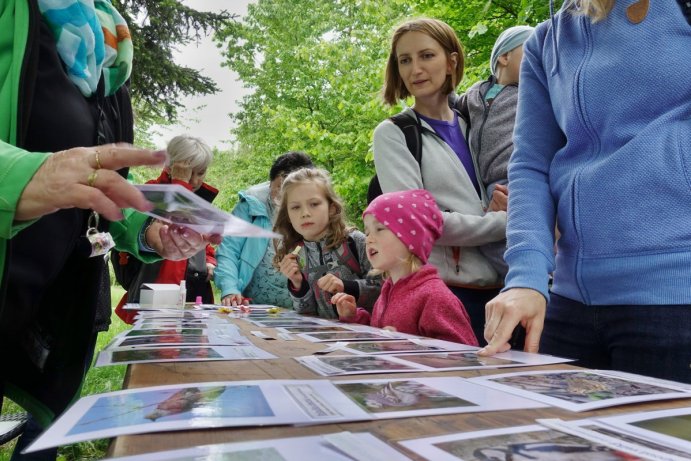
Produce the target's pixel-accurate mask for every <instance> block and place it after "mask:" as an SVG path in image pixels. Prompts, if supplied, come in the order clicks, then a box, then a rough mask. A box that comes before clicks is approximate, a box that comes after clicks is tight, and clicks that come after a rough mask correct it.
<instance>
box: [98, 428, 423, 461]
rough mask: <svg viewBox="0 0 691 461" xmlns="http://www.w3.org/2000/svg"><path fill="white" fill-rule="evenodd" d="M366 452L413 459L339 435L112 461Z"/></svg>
mask: <svg viewBox="0 0 691 461" xmlns="http://www.w3.org/2000/svg"><path fill="white" fill-rule="evenodd" d="M353 452H354V453H353ZM363 453H364V454H367V455H368V459H372V460H386V461H409V460H410V458H408V457H407V456H405V455H403V454H402V453H400V452H398V451H397V450H395V449H394V448H393V447H391V446H389V445H387V444H386V443H385V442H383V441H381V440H379V439H378V438H377V437H375V436H373V435H372V434H369V433H366V432H356V433H352V432H337V433H335V434H328V435H315V436H307V437H291V438H285V439H272V440H260V441H253V442H236V443H226V444H222V445H206V446H200V447H194V448H186V449H181V450H171V451H163V452H158V453H147V454H145V455H138V456H127V457H123V458H111V459H112V460H113V461H201V460H211V461H324V460H329V461H353V460H354V459H362V458H361V457H360V458H357V457H356V456H357V455H361V454H363Z"/></svg>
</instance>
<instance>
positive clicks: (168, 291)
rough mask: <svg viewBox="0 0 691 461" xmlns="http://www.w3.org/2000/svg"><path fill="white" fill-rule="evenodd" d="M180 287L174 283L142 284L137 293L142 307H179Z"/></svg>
mask: <svg viewBox="0 0 691 461" xmlns="http://www.w3.org/2000/svg"><path fill="white" fill-rule="evenodd" d="M179 297H180V287H179V286H177V285H175V284H174V283H144V284H142V289H141V291H140V292H139V304H141V305H142V306H161V307H179V306H178V299H179Z"/></svg>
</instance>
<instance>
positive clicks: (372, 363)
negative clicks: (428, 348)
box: [295, 355, 421, 376]
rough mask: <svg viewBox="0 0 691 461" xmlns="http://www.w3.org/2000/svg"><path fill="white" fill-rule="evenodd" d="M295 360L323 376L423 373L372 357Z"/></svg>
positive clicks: (335, 356)
mask: <svg viewBox="0 0 691 461" xmlns="http://www.w3.org/2000/svg"><path fill="white" fill-rule="evenodd" d="M295 360H297V361H298V362H300V363H301V364H303V365H304V366H306V367H307V368H309V369H310V370H313V371H315V372H316V373H319V374H320V375H322V376H337V375H356V374H369V373H405V372H415V371H421V370H420V369H419V368H416V367H415V366H411V365H406V364H405V363H401V362H396V361H393V360H389V359H388V358H387V357H383V356H372V355H342V356H338V355H330V356H315V355H309V356H306V357H296V358H295Z"/></svg>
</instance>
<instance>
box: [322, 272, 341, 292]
mask: <svg viewBox="0 0 691 461" xmlns="http://www.w3.org/2000/svg"><path fill="white" fill-rule="evenodd" d="M317 286H318V287H319V288H321V289H322V290H324V291H326V292H327V293H341V292H343V290H345V285H344V284H343V280H341V279H340V278H338V277H336V276H335V275H333V274H326V275H324V276H323V277H321V278H320V279H319V280H317Z"/></svg>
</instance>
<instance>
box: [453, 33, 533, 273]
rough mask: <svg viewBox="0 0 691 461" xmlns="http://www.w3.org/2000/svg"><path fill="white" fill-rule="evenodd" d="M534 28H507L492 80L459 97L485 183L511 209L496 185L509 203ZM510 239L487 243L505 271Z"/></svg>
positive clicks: (493, 205)
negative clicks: (523, 73) (526, 55)
mask: <svg viewBox="0 0 691 461" xmlns="http://www.w3.org/2000/svg"><path fill="white" fill-rule="evenodd" d="M532 32H533V28H532V27H530V26H515V27H510V28H508V29H506V30H505V31H504V32H502V33H501V34H500V35H499V37H498V38H497V40H496V42H494V47H493V48H492V54H491V56H490V69H491V71H492V74H491V75H490V77H489V78H488V79H487V80H484V81H480V82H477V83H475V84H474V85H473V86H471V87H470V88H469V89H468V91H467V92H466V93H465V94H462V95H461V96H460V97H459V98H458V100H457V101H456V104H455V107H456V109H458V110H459V111H460V112H461V113H462V114H464V115H465V116H466V118H467V119H469V120H470V131H469V133H468V136H467V137H468V145H469V146H470V151H471V153H472V154H473V156H474V157H475V158H476V159H477V162H478V170H479V174H480V177H481V179H482V183H483V184H484V185H485V187H486V189H487V197H489V199H490V210H492V211H497V210H499V209H505V205H503V206H502V205H501V203H499V202H498V201H497V200H494V201H492V194H493V193H494V191H495V190H496V191H497V192H498V194H497V196H498V197H497V198H502V197H503V199H504V200H502V202H503V203H504V204H505V202H506V201H505V199H506V196H507V195H508V188H507V183H508V180H507V166H508V163H509V157H510V156H511V152H513V140H512V136H513V126H514V122H515V120H516V105H517V102H518V78H519V73H520V67H521V60H522V59H523V43H524V42H525V41H526V40H527V39H528V37H530V35H531V34H532ZM505 247H506V242H505V241H502V242H496V243H492V244H489V245H486V246H484V247H482V248H481V250H482V252H483V254H484V255H485V256H486V257H487V258H488V259H489V260H490V261H491V262H492V265H493V266H494V268H495V269H496V270H497V272H498V273H499V275H501V276H502V277H503V276H505V275H506V272H507V266H506V263H505V262H504V258H503V255H504V250H505Z"/></svg>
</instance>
